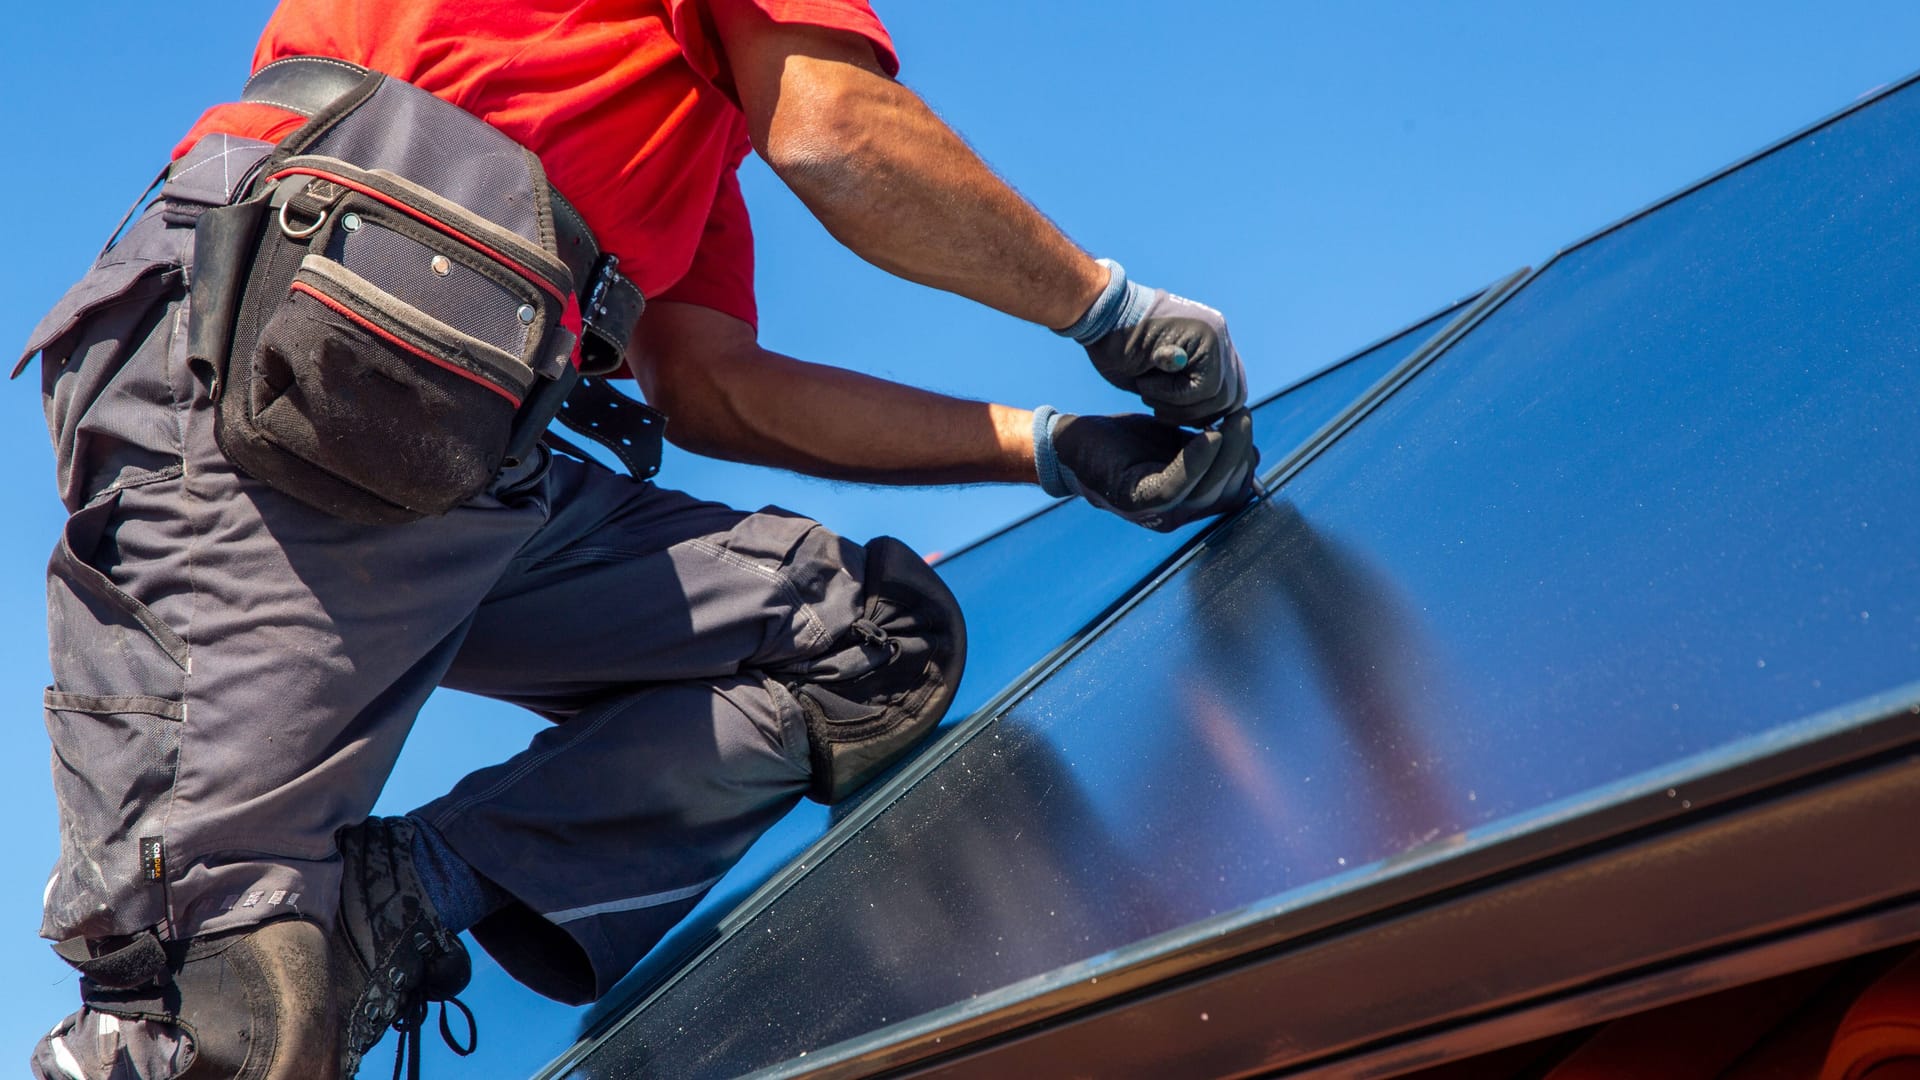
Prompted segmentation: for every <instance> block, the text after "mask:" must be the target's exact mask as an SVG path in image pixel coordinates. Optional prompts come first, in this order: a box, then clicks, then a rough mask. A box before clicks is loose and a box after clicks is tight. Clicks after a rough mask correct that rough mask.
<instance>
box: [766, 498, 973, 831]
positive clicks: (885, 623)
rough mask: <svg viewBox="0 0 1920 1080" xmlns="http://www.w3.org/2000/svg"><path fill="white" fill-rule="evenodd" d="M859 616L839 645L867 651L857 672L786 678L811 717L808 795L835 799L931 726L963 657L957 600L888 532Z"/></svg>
mask: <svg viewBox="0 0 1920 1080" xmlns="http://www.w3.org/2000/svg"><path fill="white" fill-rule="evenodd" d="M860 596H861V607H860V617H859V618H857V619H855V620H854V623H853V627H852V628H851V629H850V630H849V631H848V632H847V635H846V636H845V637H843V638H842V639H841V640H839V641H837V642H835V643H834V646H833V649H832V650H831V652H830V655H831V654H832V653H833V652H845V651H852V650H857V651H858V652H859V653H860V654H862V655H864V656H865V658H866V661H867V662H866V663H865V664H862V665H860V667H861V669H862V670H860V671H859V672H858V673H857V674H852V675H850V676H848V677H845V678H829V679H820V678H817V677H816V678H811V679H807V680H804V681H797V682H792V683H788V684H787V688H788V689H789V690H790V691H792V693H793V695H794V697H795V699H796V700H798V701H799V703H800V709H801V711H802V712H804V713H805V714H806V718H807V741H808V743H809V749H810V753H811V757H812V763H813V779H812V784H811V787H810V789H809V791H808V792H807V797H808V798H810V799H813V800H814V801H816V802H822V803H826V804H828V805H832V804H833V803H837V802H839V801H841V800H842V799H845V798H846V797H847V796H849V795H851V794H853V793H854V792H855V791H858V790H859V789H860V788H861V787H863V786H865V785H866V784H867V782H868V781H870V780H872V779H873V778H874V777H876V776H878V775H880V774H881V773H882V772H885V771H886V770H887V768H888V766H891V765H892V764H893V763H894V762H896V761H899V760H900V759H901V758H902V757H904V756H905V755H906V754H907V752H908V751H909V750H912V749H913V748H914V746H915V745H917V744H918V743H919V742H920V741H921V740H922V739H924V738H926V737H927V736H928V735H929V734H931V733H932V732H933V729H934V727H935V726H936V725H938V724H939V723H940V718H941V717H943V716H945V715H946V714H947V706H949V705H951V704H953V694H954V691H955V690H956V689H957V688H958V687H959V685H960V672H961V669H962V668H964V667H965V666H966V661H967V630H966V620H965V618H964V617H963V616H962V615H961V613H960V602H959V601H957V600H955V599H954V598H953V593H952V592H951V591H949V590H948V589H947V584H946V582H944V581H941V580H940V575H938V574H936V573H934V572H933V568H932V567H930V566H928V565H927V563H926V560H925V559H922V558H921V557H920V556H919V555H917V554H915V553H914V551H913V549H912V548H909V547H908V546H907V545H905V544H903V543H901V542H900V541H898V540H895V539H894V538H893V537H891V536H882V537H880V538H879V539H877V540H874V541H873V542H872V543H870V544H868V545H867V562H866V577H865V584H864V585H863V586H862V588H861V593H860Z"/></svg>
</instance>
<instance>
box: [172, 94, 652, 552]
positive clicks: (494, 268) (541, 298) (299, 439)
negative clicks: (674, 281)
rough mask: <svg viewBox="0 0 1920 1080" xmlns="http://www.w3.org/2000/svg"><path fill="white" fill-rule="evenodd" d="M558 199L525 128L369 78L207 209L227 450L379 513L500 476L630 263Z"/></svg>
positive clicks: (206, 269)
mask: <svg viewBox="0 0 1920 1080" xmlns="http://www.w3.org/2000/svg"><path fill="white" fill-rule="evenodd" d="M556 207H559V208H560V212H562V213H565V214H571V211H570V210H569V209H566V208H565V207H564V203H562V202H561V201H560V200H559V199H558V197H557V196H556V195H555V194H554V193H553V191H552V189H551V188H550V186H549V185H548V184H547V181H546V176H545V173H544V171H543V170H542V169H541V166H540V163H539V161H538V160H537V159H536V158H534V156H533V155H532V154H530V153H528V152H527V151H526V150H525V149H523V148H521V147H520V146H519V145H518V144H516V143H514V142H513V141H512V140H510V139H508V138H507V137H506V136H504V135H502V134H501V133H500V132H498V131H497V130H495V129H494V128H492V127H491V126H489V125H487V124H486V123H484V122H483V121H481V120H479V119H478V118H476V117H474V116H472V115H470V114H468V113H466V112H464V111H462V110H460V109H459V108H457V107H455V106H453V105H450V104H448V103H446V102H443V101H440V100H439V99H438V98H435V97H433V96H432V95H431V94H427V93H425V92H424V91H420V90H418V89H416V88H414V87H412V86H409V85H407V84H406V83H404V82H401V81H399V80H395V79H387V78H385V77H383V76H380V75H377V74H369V75H368V76H367V77H366V78H365V80H363V82H362V83H361V85H360V86H359V87H358V88H357V89H355V90H353V91H350V92H348V93H347V94H345V95H343V96H342V97H341V98H340V99H339V100H337V101H335V102H333V103H332V104H331V105H330V106H329V107H328V108H326V109H325V110H323V111H322V112H320V113H318V114H316V115H315V116H314V117H313V118H312V119H311V120H310V121H309V122H308V123H307V125H306V126H305V127H303V128H301V129H300V130H299V131H297V132H295V133H294V134H293V135H292V136H289V137H288V138H287V139H286V140H285V141H283V142H282V143H281V144H280V146H279V147H278V148H277V149H276V151H275V152H274V153H273V154H272V155H271V156H269V157H268V158H267V160H266V161H265V162H264V163H263V164H262V165H261V167H260V169H259V171H258V173H257V175H256V176H255V178H254V179H253V180H252V181H251V182H250V183H249V184H248V185H247V186H246V189H245V190H244V192H243V195H242V197H241V198H240V199H239V201H237V202H235V203H234V204H232V205H229V206H226V207H221V208H218V209H214V210H209V211H207V212H206V213H204V214H202V215H201V217H200V218H199V220H198V222H197V223H196V225H195V253H194V261H195V267H196V274H195V277H194V280H193V282H192V290H193V308H192V322H191V324H190V330H189V333H190V344H191V346H192V355H193V356H194V358H195V359H196V361H197V362H199V363H203V364H205V365H206V366H207V367H209V368H210V369H211V372H212V381H213V386H214V396H215V399H216V401H217V403H218V405H217V408H218V420H217V423H216V429H215V430H216V434H217V436H218V440H219V443H220V447H221V449H222V451H224V452H225V454H226V455H227V457H228V458H230V459H231V460H232V461H233V462H234V464H235V465H237V466H239V467H240V468H241V469H242V470H244V471H246V472H247V473H248V474H250V475H252V476H253V477H255V478H256V479H258V480H261V481H263V482H265V483H267V484H268V485H270V486H272V487H274V488H276V489H278V490H279V491H281V492H284V493H286V494H288V495H291V496H293V497H294V498H296V499H299V500H300V501H302V502H305V503H307V504H309V505H311V506H314V507H317V508H319V509H321V510H324V511H326V512H328V513H330V514H333V515H335V516H338V517H342V518H346V519H348V520H351V521H357V522H363V523H368V524H390V523H399V522H405V521H411V520H415V519H417V518H420V517H423V516H426V515H431V514H444V513H446V512H447V511H449V510H451V509H453V508H454V507H456V506H458V505H460V504H461V503H463V502H466V501H467V500H469V499H471V498H473V497H474V496H475V495H478V494H479V493H481V492H482V491H484V490H485V489H486V487H487V486H488V484H489V483H490V482H491V481H492V479H493V478H494V476H495V475H496V474H497V473H498V472H499V470H500V469H501V468H502V467H503V466H508V465H512V464H515V463H516V461H517V459H518V458H520V457H523V456H524V455H525V454H527V453H528V452H530V450H531V448H532V445H533V443H534V441H535V440H537V439H538V438H539V436H540V434H541V433H542V432H543V431H544V430H545V428H546V426H547V424H548V423H549V422H550V421H551V420H552V419H553V417H554V416H555V415H556V413H557V412H558V411H559V409H560V407H561V404H562V402H563V401H564V400H565V399H566V397H567V396H568V393H569V392H570V391H571V390H572V389H573V387H574V385H575V383H576V382H577V381H578V379H579V376H580V370H579V366H580V362H581V359H580V358H581V352H580V345H581V333H582V322H581V314H580V303H579V299H578V297H579V294H580V292H581V291H582V288H581V287H582V286H587V287H589V290H590V291H598V290H593V289H591V286H592V285H593V275H594V271H595V270H609V271H610V267H609V266H604V265H603V266H589V265H586V263H585V261H584V256H585V255H588V254H590V255H591V256H592V257H593V260H594V262H596V263H606V262H608V260H605V259H603V258H601V257H600V256H598V253H597V251H596V250H594V249H593V247H592V243H591V238H590V237H588V236H586V234H585V229H584V226H583V225H579V224H578V223H577V220H575V221H572V222H570V223H569V227H566V228H557V227H556V223H555V213H556ZM570 238H571V240H572V242H571V244H568V241H569V239H570ZM569 247H572V248H579V249H583V250H571V251H570V250H568V248H569ZM569 254H571V255H573V256H574V259H573V262H572V263H571V264H570V263H569V260H568V258H567V257H566V256H567V255H569ZM628 288H630V286H629V287H628ZM632 307H633V309H634V310H633V311H632V315H633V317H636V318H637V315H638V310H637V309H638V297H637V293H636V294H634V303H633V305H632ZM627 329H628V330H630V329H631V325H630V323H629V324H628V326H627ZM620 344H621V345H624V340H622V341H621V342H620ZM603 351H604V350H603ZM613 357H614V362H615V363H617V362H618V359H619V353H618V352H614V354H613ZM633 404H635V405H636V406H637V404H638V403H633Z"/></svg>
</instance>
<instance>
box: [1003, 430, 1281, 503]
mask: <svg viewBox="0 0 1920 1080" xmlns="http://www.w3.org/2000/svg"><path fill="white" fill-rule="evenodd" d="M1033 450H1034V462H1035V465H1036V467H1037V471H1038V472H1039V479H1040V486H1041V488H1043V489H1045V491H1046V492H1047V494H1049V495H1055V496H1064V495H1079V496H1081V497H1082V498H1084V499H1086V500H1087V501H1088V502H1090V503H1092V504H1093V505H1095V506H1097V507H1099V508H1100V509H1102V510H1107V511H1111V512H1112V513H1115V514H1118V515H1120V516H1121V517H1123V518H1126V519H1127V520H1128V521H1131V522H1133V523H1134V524H1136V525H1141V526H1144V527H1146V528H1149V529H1153V530H1155V531H1157V532H1172V531H1173V530H1174V529H1177V528H1179V527H1180V526H1182V525H1185V524H1187V523H1188V522H1190V521H1193V520H1195V519H1196V518H1203V517H1208V516H1211V515H1213V514H1223V513H1226V512H1227V511H1229V510H1233V509H1236V508H1238V507H1239V506H1241V505H1242V504H1244V503H1245V502H1246V501H1247V500H1248V499H1251V498H1252V497H1253V495H1254V492H1255V488H1254V477H1253V473H1254V468H1255V467H1256V466H1257V465H1259V463H1260V451H1258V450H1256V449H1255V448H1254V445H1253V417H1252V416H1251V415H1249V414H1248V412H1247V411H1246V410H1245V409H1241V410H1239V411H1238V412H1235V413H1232V414H1230V415H1229V416H1227V418H1226V419H1224V420H1222V421H1221V422H1220V425H1219V427H1218V428H1215V429H1212V430H1207V431H1193V430H1191V429H1188V428H1183V427H1180V426H1179V425H1177V424H1169V423H1167V422H1166V421H1164V420H1155V419H1154V418H1153V417H1151V416H1136V415H1123V416H1073V415H1071V414H1068V413H1060V412H1055V411H1054V410H1053V409H1052V408H1050V407H1047V406H1044V405H1043V406H1041V407H1040V408H1039V410H1037V411H1036V412H1035V413H1034V420H1033Z"/></svg>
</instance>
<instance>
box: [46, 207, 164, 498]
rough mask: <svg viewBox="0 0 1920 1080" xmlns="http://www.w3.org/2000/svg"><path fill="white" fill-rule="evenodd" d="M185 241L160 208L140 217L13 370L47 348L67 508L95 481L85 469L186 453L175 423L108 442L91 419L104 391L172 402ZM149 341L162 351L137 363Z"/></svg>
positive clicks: (128, 431) (49, 404)
mask: <svg viewBox="0 0 1920 1080" xmlns="http://www.w3.org/2000/svg"><path fill="white" fill-rule="evenodd" d="M179 232H184V230H179ZM181 243H182V237H181V236H178V235H173V234H172V231H169V230H167V229H165V228H164V225H163V223H162V222H161V220H160V218H159V217H158V215H157V213H156V214H155V215H152V216H149V217H143V218H142V219H141V220H140V221H139V222H137V223H136V224H135V225H134V226H133V229H132V231H130V232H129V233H128V234H127V236H126V237H125V238H124V239H122V240H121V242H120V245H119V246H118V247H116V248H115V249H114V250H113V251H112V252H110V253H108V256H107V259H106V260H104V261H102V262H101V263H99V264H97V265H95V266H94V268H93V269H92V270H90V271H89V272H88V273H87V275H86V276H85V277H83V278H81V279H80V281H79V282H77V283H76V284H75V285H74V286H73V287H72V288H71V289H69V290H67V293H66V295H65V296H63V297H61V298H60V301H59V303H57V304H55V305H54V307H53V308H52V310H50V311H49V312H48V313H47V315H46V317H45V318H43V319H41V320H40V324H39V325H38V326H37V327H35V328H34V331H33V333H32V334H31V335H30V336H29V337H28V339H27V343H26V346H25V348H24V349H23V350H22V351H21V353H20V358H19V362H18V363H17V364H16V365H15V366H14V368H13V374H14V375H15V376H18V375H20V374H21V373H22V372H24V371H25V370H26V367H27V365H28V363H30V362H31V361H32V360H33V358H34V356H36V355H39V354H41V353H43V352H44V353H45V361H44V363H43V364H42V368H43V372H44V377H43V378H42V390H43V392H44V395H45V405H46V419H47V430H48V431H49V433H50V434H51V435H52V436H53V441H54V449H55V455H54V456H55V460H56V462H57V463H58V466H57V467H58V470H59V473H58V480H59V489H58V490H59V493H60V497H61V498H62V499H63V500H64V501H66V503H67V506H68V508H69V509H72V508H74V507H76V506H78V505H79V503H80V501H81V500H82V494H81V493H82V492H83V491H84V490H85V489H86V488H87V487H88V485H89V483H91V482H92V481H91V479H90V478H89V477H88V476H86V475H83V474H85V473H86V472H88V471H89V470H99V469H104V468H113V467H118V466H121V465H127V466H129V467H133V468H147V467H157V466H158V465H159V464H160V463H162V462H164V461H168V460H178V459H179V457H180V449H179V444H178V440H177V437H175V435H174V433H173V432H172V431H170V430H168V429H169V428H170V427H171V425H151V426H135V425H117V426H115V427H114V428H113V434H114V437H113V438H110V439H105V440H102V439H100V438H99V437H98V434H99V432H98V429H99V427H100V425H98V424H94V425H88V424H86V423H85V421H86V419H87V417H88V416H89V414H90V410H92V409H93V407H94V405H95V404H96V403H98V402H99V401H100V400H101V399H102V398H103V397H104V396H111V397H113V398H114V399H115V402H116V403H118V402H134V401H137V402H143V403H144V402H152V403H155V404H158V405H161V406H163V407H165V406H169V405H170V403H171V402H172V401H173V400H174V397H175V390H174V388H173V387H172V385H171V384H170V383H169V381H168V379H169V370H168V365H167V364H166V362H165V360H164V355H163V354H164V352H165V350H167V349H168V348H169V347H170V344H171V341H172V336H173V335H172V327H171V325H170V322H171V320H170V318H169V315H170V313H171V312H172V311H173V310H174V308H173V302H174V301H176V300H177V299H178V298H179V297H180V296H181V295H182V294H183V293H184V291H185V288H184V277H185V274H184V271H183V269H182V266H181V263H180V262H179V261H178V258H177V256H178V255H179V254H180V247H181ZM149 349H150V350H157V351H158V352H159V353H160V354H162V355H157V356H155V359H156V360H158V361H159V362H156V363H144V362H135V361H136V358H138V357H141V356H142V355H143V354H142V350H149ZM96 415H97V414H96ZM89 429H91V434H90V433H89ZM96 451H98V452H96ZM109 458H110V459H113V460H111V461H109V460H107V459H109Z"/></svg>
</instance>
